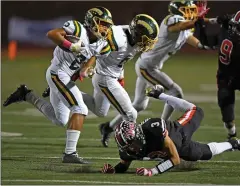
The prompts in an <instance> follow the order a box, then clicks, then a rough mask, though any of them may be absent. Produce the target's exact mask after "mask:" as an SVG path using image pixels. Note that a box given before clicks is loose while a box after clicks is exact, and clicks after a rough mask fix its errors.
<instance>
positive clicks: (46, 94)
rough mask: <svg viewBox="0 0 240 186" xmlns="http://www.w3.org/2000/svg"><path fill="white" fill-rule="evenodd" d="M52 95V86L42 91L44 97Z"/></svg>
mask: <svg viewBox="0 0 240 186" xmlns="http://www.w3.org/2000/svg"><path fill="white" fill-rule="evenodd" d="M49 95H50V87H47V88H46V89H45V90H44V92H43V93H42V97H44V98H46V97H48V96H49Z"/></svg>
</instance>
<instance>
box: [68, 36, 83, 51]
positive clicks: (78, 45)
mask: <svg viewBox="0 0 240 186" xmlns="http://www.w3.org/2000/svg"><path fill="white" fill-rule="evenodd" d="M82 48H84V47H82V41H81V40H80V39H79V41H78V42H76V43H72V44H71V46H70V48H69V50H70V51H71V52H76V53H80V52H81V50H82Z"/></svg>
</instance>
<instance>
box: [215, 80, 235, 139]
mask: <svg viewBox="0 0 240 186" xmlns="http://www.w3.org/2000/svg"><path fill="white" fill-rule="evenodd" d="M217 96H218V105H219V107H220V109H221V114H222V121H223V122H224V126H225V128H226V129H227V131H228V138H231V137H235V136H236V128H235V123H234V103H235V91H234V89H232V88H230V87H228V85H227V84H226V81H225V80H218V93H217Z"/></svg>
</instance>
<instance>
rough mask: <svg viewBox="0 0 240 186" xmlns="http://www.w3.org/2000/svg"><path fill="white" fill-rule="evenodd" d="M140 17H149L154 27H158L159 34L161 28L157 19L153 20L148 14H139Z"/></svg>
mask: <svg viewBox="0 0 240 186" xmlns="http://www.w3.org/2000/svg"><path fill="white" fill-rule="evenodd" d="M138 15H139V16H144V17H147V18H148V19H150V20H151V21H152V22H153V23H154V25H155V26H156V30H157V35H158V34H159V26H158V23H157V21H156V20H155V19H153V18H152V17H151V16H149V15H147V14H138Z"/></svg>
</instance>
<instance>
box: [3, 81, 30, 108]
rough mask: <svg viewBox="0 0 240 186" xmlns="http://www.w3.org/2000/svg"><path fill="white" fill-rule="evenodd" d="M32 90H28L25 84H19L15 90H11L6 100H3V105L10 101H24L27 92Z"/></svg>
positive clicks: (5, 105) (8, 103) (10, 102)
mask: <svg viewBox="0 0 240 186" xmlns="http://www.w3.org/2000/svg"><path fill="white" fill-rule="evenodd" d="M31 91H32V90H29V89H28V88H27V86H26V85H20V87H18V88H17V90H16V91H15V92H13V93H12V94H11V95H10V96H9V97H8V98H7V100H6V101H4V103H3V106H4V107H7V106H8V105H10V104H12V103H18V102H22V101H26V98H25V97H26V95H27V93H29V92H31Z"/></svg>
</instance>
